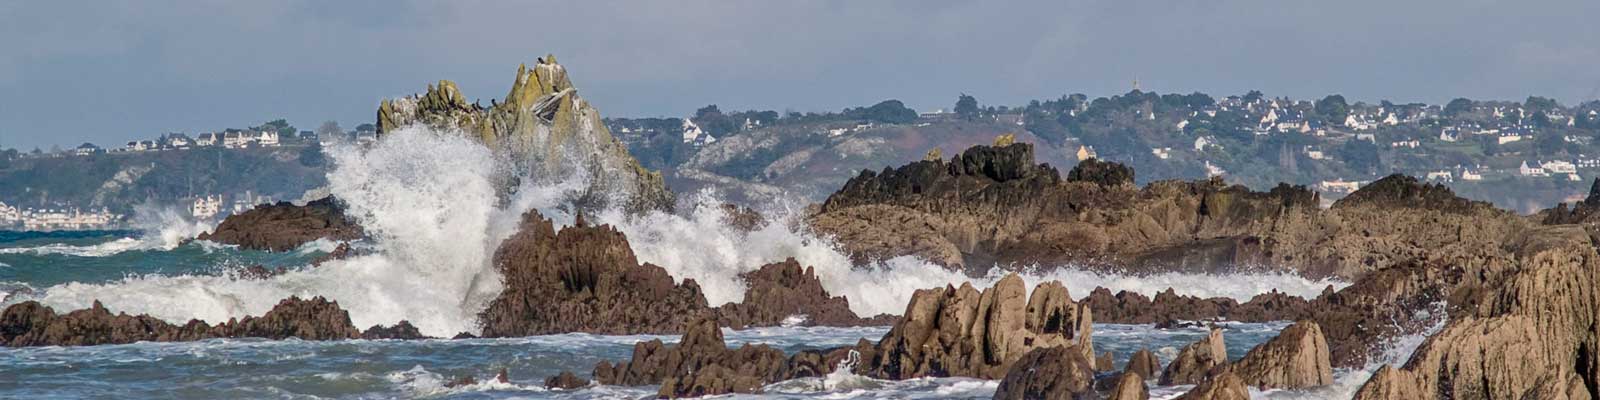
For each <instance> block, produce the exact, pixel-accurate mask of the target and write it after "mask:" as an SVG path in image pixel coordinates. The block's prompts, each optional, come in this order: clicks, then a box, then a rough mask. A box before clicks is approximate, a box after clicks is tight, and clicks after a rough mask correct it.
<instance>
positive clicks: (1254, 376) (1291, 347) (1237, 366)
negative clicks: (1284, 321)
mask: <svg viewBox="0 0 1600 400" xmlns="http://www.w3.org/2000/svg"><path fill="white" fill-rule="evenodd" d="M1328 360H1329V356H1328V342H1327V340H1326V339H1324V338H1323V336H1322V328H1321V327H1319V326H1317V323H1315V322H1311V321H1300V322H1296V323H1295V324H1294V325H1289V327H1287V328H1283V331H1281V332H1278V336H1277V337H1274V338H1272V340H1268V341H1267V342H1266V343H1262V344H1261V345H1259V346H1256V347H1255V348H1253V349H1250V352H1249V353H1246V354H1245V356H1244V358H1242V359H1239V361H1238V362H1236V363H1233V364H1231V365H1229V366H1228V370H1229V371H1232V372H1233V373H1234V374H1236V375H1238V376H1239V378H1240V379H1242V380H1244V383H1245V385H1249V386H1255V387H1258V388H1261V389H1263V390H1264V389H1303V388H1309V387H1316V386H1323V385H1328V384H1332V383H1333V367H1332V365H1331V364H1330V363H1329V361H1328Z"/></svg>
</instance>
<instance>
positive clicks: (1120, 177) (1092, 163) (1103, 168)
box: [1067, 158, 1133, 186]
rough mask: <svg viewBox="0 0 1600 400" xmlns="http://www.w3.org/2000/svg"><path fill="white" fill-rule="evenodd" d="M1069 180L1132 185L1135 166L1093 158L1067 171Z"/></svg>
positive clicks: (1110, 184)
mask: <svg viewBox="0 0 1600 400" xmlns="http://www.w3.org/2000/svg"><path fill="white" fill-rule="evenodd" d="M1067 181H1068V182H1089V183H1093V184H1097V185H1100V186H1118V185H1132V184H1133V168H1128V166H1126V165H1122V164H1118V163H1114V162H1105V161H1100V160H1098V159H1093V158H1091V159H1087V160H1083V162H1080V163H1078V166H1076V167H1072V171H1070V172H1068V173H1067Z"/></svg>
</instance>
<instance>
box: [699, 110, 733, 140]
mask: <svg viewBox="0 0 1600 400" xmlns="http://www.w3.org/2000/svg"><path fill="white" fill-rule="evenodd" d="M694 124H695V125H699V126H700V129H704V130H705V131H706V133H708V134H711V137H719V138H720V137H723V136H726V135H728V134H730V133H733V132H734V131H736V130H738V129H739V126H738V124H735V123H734V122H733V118H728V116H727V115H723V114H722V110H721V109H718V108H717V105H716V104H712V105H708V106H705V107H700V109H699V110H695V111H694Z"/></svg>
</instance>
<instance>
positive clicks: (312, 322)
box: [0, 297, 361, 347]
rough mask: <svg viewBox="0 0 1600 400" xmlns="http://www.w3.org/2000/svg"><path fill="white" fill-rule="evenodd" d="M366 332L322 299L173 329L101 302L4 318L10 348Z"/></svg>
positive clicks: (13, 312) (14, 310)
mask: <svg viewBox="0 0 1600 400" xmlns="http://www.w3.org/2000/svg"><path fill="white" fill-rule="evenodd" d="M360 336H361V331H360V330H359V329H356V327H355V326H353V325H351V323H350V315H349V314H348V313H346V312H345V311H344V310H343V309H340V308H339V305H338V303H335V302H332V301H328V300H326V299H323V298H321V297H316V298H312V299H300V298H297V297H291V298H288V299H284V300H283V301H281V302H279V303H278V305H277V306H274V307H273V308H272V310H270V311H267V313H265V314H262V315H261V316H259V317H244V318H243V319H239V320H229V321H227V322H223V323H220V324H217V325H210V324H207V323H206V322H204V321H200V320H190V321H189V322H188V323H187V324H184V325H181V326H179V325H173V324H170V323H167V322H165V321H162V320H160V319H157V318H154V317H150V316H148V315H138V316H130V315H127V314H123V313H118V314H112V313H111V311H110V310H107V309H106V308H105V306H103V305H101V304H100V302H99V301H96V302H94V305H93V306H92V307H90V308H88V309H83V310H77V311H72V312H69V313H66V314H56V312H55V310H53V309H51V308H50V307H46V306H44V305H41V304H39V303H38V302H34V301H28V302H23V303H18V304H13V305H11V306H9V307H6V309H5V311H4V313H3V314H0V342H3V343H4V344H5V345H7V346H10V347H24V346H89V345H101V344H126V343H134V342H140V341H149V342H181V341H195V340H204V339H213V338H264V339H273V340H281V339H287V338H291V337H295V338H300V339H302V340H339V339H354V338H358V337H360Z"/></svg>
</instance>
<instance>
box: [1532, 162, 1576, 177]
mask: <svg viewBox="0 0 1600 400" xmlns="http://www.w3.org/2000/svg"><path fill="white" fill-rule="evenodd" d="M1539 168H1543V169H1544V172H1546V173H1551V174H1576V173H1578V166H1577V165H1576V164H1573V163H1570V162H1566V161H1561V160H1554V161H1546V162H1542V163H1539Z"/></svg>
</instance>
